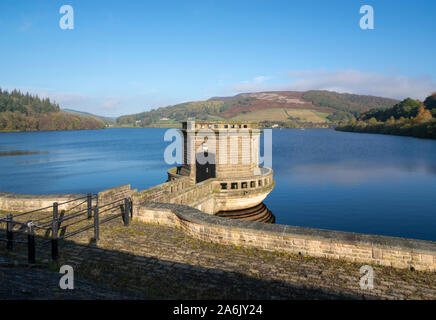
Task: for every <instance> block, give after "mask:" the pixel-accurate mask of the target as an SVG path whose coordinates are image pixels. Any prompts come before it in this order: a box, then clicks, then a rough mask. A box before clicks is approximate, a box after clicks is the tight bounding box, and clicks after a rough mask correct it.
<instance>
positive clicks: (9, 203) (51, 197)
mask: <svg viewBox="0 0 436 320" xmlns="http://www.w3.org/2000/svg"><path fill="white" fill-rule="evenodd" d="M85 196H86V195H85V194H47V195H33V194H18V193H10V192H0V210H3V211H11V212H27V211H32V210H37V209H40V208H45V207H50V206H52V205H53V203H54V202H58V203H62V202H66V201H70V200H73V199H77V198H82V197H85ZM73 205H75V204H74V203H71V206H73ZM63 209H68V205H66V206H65V207H64V208H63Z"/></svg>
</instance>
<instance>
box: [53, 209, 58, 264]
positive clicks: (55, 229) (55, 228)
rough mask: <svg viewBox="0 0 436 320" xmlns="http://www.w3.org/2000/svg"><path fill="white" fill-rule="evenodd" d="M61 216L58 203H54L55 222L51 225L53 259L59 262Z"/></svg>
mask: <svg viewBox="0 0 436 320" xmlns="http://www.w3.org/2000/svg"><path fill="white" fill-rule="evenodd" d="M58 218H59V216H58V203H57V202H55V203H53V220H52V223H51V258H52V260H57V259H58V256H59V252H58V228H59V219H58Z"/></svg>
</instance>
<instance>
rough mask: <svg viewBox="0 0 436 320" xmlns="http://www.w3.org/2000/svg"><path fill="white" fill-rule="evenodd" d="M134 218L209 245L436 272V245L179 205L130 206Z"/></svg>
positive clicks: (147, 204)
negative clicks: (229, 215) (249, 218)
mask: <svg viewBox="0 0 436 320" xmlns="http://www.w3.org/2000/svg"><path fill="white" fill-rule="evenodd" d="M134 218H135V219H137V220H139V221H143V222H147V223H157V224H162V225H167V226H172V227H178V228H181V229H183V230H184V231H185V232H187V233H188V234H190V235H191V236H193V237H195V238H198V239H201V240H204V241H209V242H217V243H221V244H230V245H236V246H245V247H252V248H259V249H264V250H269V251H278V252H285V253H291V254H298V255H305V256H313V257H325V258H333V259H343V260H346V261H351V262H358V263H362V264H374V265H376V264H378V265H383V266H391V267H395V268H413V269H415V270H426V271H436V242H432V241H424V240H414V239H403V238H395V237H387V236H378V235H369V234H359V233H353V232H342V231H331V230H322V229H314V228H304V227H295V226H287V225H278V224H266V223H260V222H253V221H244V220H233V219H227V218H222V217H218V216H214V215H209V214H205V213H204V212H202V211H200V210H198V209H195V208H192V207H189V206H185V205H180V204H170V203H141V204H138V203H136V204H134Z"/></svg>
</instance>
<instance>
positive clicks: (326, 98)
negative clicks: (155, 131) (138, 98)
mask: <svg viewBox="0 0 436 320" xmlns="http://www.w3.org/2000/svg"><path fill="white" fill-rule="evenodd" d="M397 102H398V101H397V100H393V99H387V98H380V97H374V96H365V95H355V94H341V93H337V92H330V91H306V92H296V91H277V92H258V93H242V94H238V95H236V96H233V97H213V98H210V99H208V100H205V101H194V102H186V103H181V104H177V105H174V106H168V107H162V108H159V109H156V110H151V111H148V112H142V113H138V114H133V115H127V116H122V117H119V118H118V119H117V123H118V124H119V125H122V126H140V127H150V126H159V125H160V126H174V125H177V124H178V123H180V122H182V121H186V120H187V119H188V118H192V119H197V120H221V121H225V120H245V121H249V120H252V121H259V122H260V123H261V125H262V126H265V127H268V126H270V125H272V124H274V123H277V124H279V125H280V126H283V127H325V126H329V125H334V124H336V123H338V122H339V121H342V120H348V119H351V118H353V117H354V116H357V115H358V114H359V113H360V112H361V111H364V110H369V109H371V108H385V107H391V106H393V105H394V104H395V103H397Z"/></svg>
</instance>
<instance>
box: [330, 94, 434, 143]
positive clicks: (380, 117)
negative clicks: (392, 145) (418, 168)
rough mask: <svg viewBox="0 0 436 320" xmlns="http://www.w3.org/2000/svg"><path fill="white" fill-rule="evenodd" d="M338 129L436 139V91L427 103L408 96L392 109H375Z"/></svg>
mask: <svg viewBox="0 0 436 320" xmlns="http://www.w3.org/2000/svg"><path fill="white" fill-rule="evenodd" d="M336 130H340V131H350V132H364V133H382V134H393V135H402V136H412V137H418V138H431V139H436V93H433V94H432V95H431V96H429V97H427V99H425V101H424V102H422V101H419V100H413V99H410V98H407V99H405V100H403V101H401V102H399V103H397V104H395V105H394V106H393V107H391V108H386V109H371V110H369V111H366V112H363V113H361V114H360V115H359V116H358V118H357V119H352V120H350V121H347V122H343V123H341V124H340V125H339V126H338V127H337V128H336Z"/></svg>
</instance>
